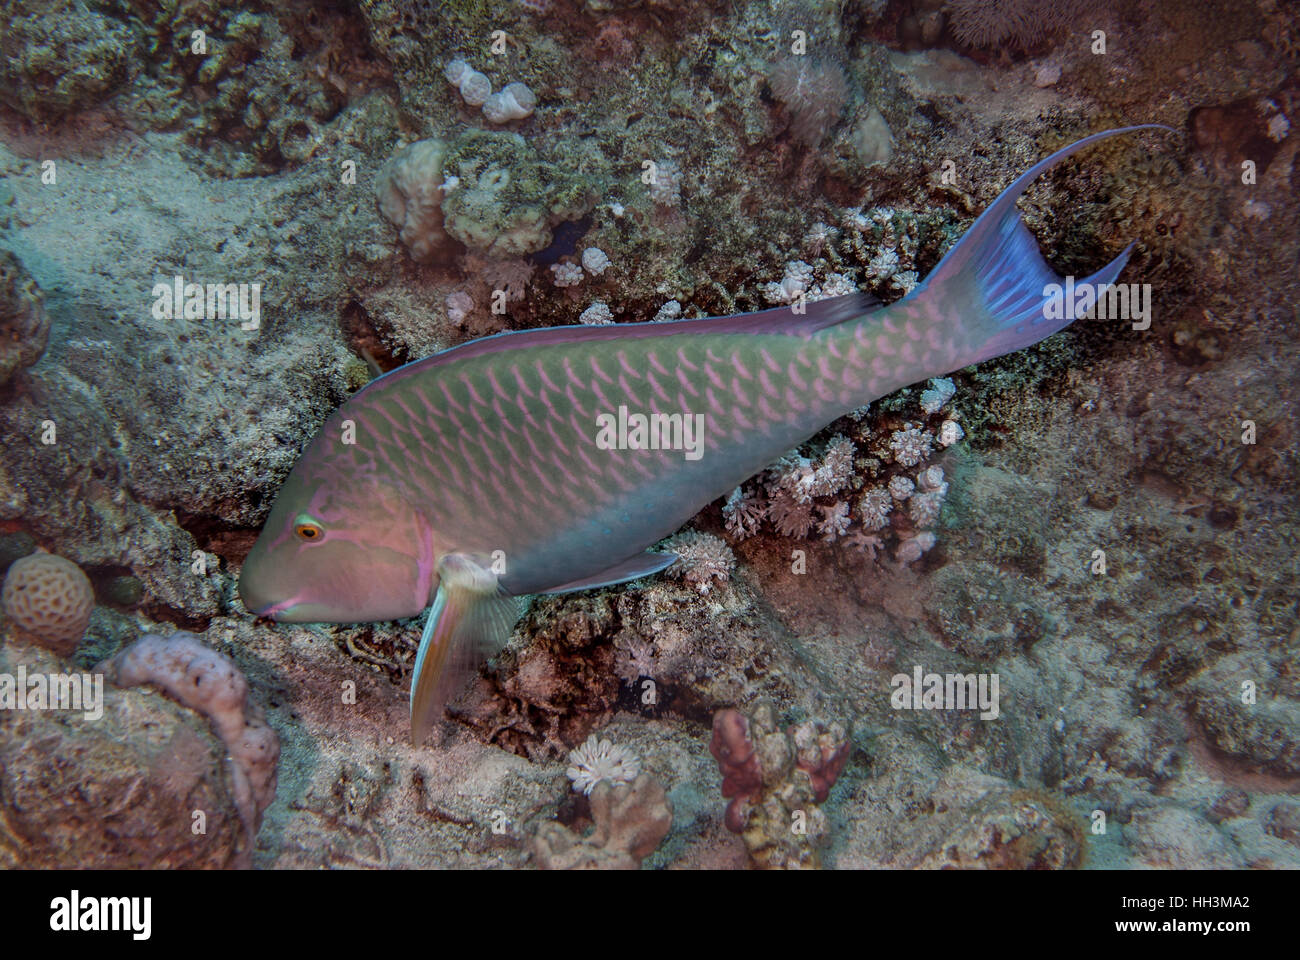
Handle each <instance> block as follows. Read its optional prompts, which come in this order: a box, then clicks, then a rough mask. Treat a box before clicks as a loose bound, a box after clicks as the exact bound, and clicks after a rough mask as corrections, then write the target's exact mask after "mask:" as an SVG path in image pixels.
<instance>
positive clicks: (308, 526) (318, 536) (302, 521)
mask: <svg viewBox="0 0 1300 960" xmlns="http://www.w3.org/2000/svg"><path fill="white" fill-rule="evenodd" d="M293 535H294V536H295V537H297V538H298V539H299V540H301V541H303V543H316V542H317V541H319V540H323V539H324V538H325V528H324V527H322V526H321V525H320V524H319V523H317V522H316V521H315V520H313V519H311V518H310V517H299V518H298V519H297V520H296V521H295V522H294V525H293Z"/></svg>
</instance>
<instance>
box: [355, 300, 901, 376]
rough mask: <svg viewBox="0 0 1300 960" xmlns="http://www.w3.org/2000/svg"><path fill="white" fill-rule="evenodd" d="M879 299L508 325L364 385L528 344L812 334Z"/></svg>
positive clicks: (866, 310)
mask: <svg viewBox="0 0 1300 960" xmlns="http://www.w3.org/2000/svg"><path fill="white" fill-rule="evenodd" d="M880 307H881V303H880V301H879V300H877V299H876V298H875V297H873V296H872V295H871V294H869V293H864V292H858V293H849V294H845V295H844V296H842V297H830V298H828V299H826V300H817V301H815V302H813V303H808V304H805V305H804V309H803V312H801V313H796V312H795V309H794V307H772V308H771V309H768V310H759V311H757V312H755V313H733V314H732V315H730V316H727V317H702V318H700V319H698V320H668V321H664V322H661V323H651V322H647V323H615V324H607V325H604V326H585V325H577V326H572V327H544V328H542V329H540V330H508V331H506V332H505V333H497V334H493V335H492V336H490V337H480V338H479V339H477V340H471V341H469V343H462V344H461V345H460V346H457V347H451V348H450V349H448V350H443V351H442V352H441V353H435V354H434V355H433V356H431V357H425V358H424V359H422V360H414V361H412V362H411V363H408V364H406V365H405V366H401V367H398V368H397V369H396V370H390V371H389V372H388V373H386V374H384V375H383V376H382V377H378V378H376V379H375V380H372V381H371V382H370V383H369V384H367V385H366V389H369V388H370V387H372V386H374V385H375V384H376V383H380V382H382V381H383V380H386V379H401V378H402V377H404V376H410V375H413V374H416V373H420V372H422V371H424V370H427V369H429V368H431V367H438V366H442V365H443V364H446V363H451V362H453V361H458V360H467V359H469V358H470V357H477V356H481V355H482V354H485V353H498V352H501V351H505V350H522V349H525V348H527V347H540V346H552V345H555V344H560V343H591V342H594V341H600V340H635V339H639V338H641V337H664V336H669V335H677V334H683V333H701V334H726V333H767V334H785V335H787V336H793V337H811V336H812V335H813V334H814V333H816V332H817V331H818V330H823V329H825V328H826V327H833V326H835V325H836V324H840V323H843V322H844V321H846V320H852V319H854V318H856V317H860V316H862V315H863V314H864V313H869V312H871V311H872V310H878V309H880Z"/></svg>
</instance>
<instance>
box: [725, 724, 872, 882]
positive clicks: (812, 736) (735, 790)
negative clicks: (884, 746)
mask: <svg viewBox="0 0 1300 960" xmlns="http://www.w3.org/2000/svg"><path fill="white" fill-rule="evenodd" d="M849 733H850V728H849V727H845V726H843V725H841V724H839V723H831V724H829V725H823V724H820V723H815V722H813V721H811V720H809V721H805V722H804V723H800V724H797V725H795V726H793V727H789V728H787V729H784V730H783V729H781V727H780V726H779V724H778V723H777V716H776V707H775V706H774V705H773V704H772V703H771V702H770V701H762V702H760V703H759V704H758V705H756V706H755V707H754V708H753V709H752V710H751V711H750V712H749V713H742V712H741V711H739V710H734V709H727V710H719V711H718V712H717V713H716V714H714V717H713V737H712V739H711V740H710V742H709V752H710V753H712V754H713V758H714V759H715V760H716V761H717V762H718V769H719V771H720V772H721V773H722V795H723V796H724V797H726V798H729V799H730V801H731V802H730V803H728V804H727V812H726V816H725V817H724V819H723V822H724V823H725V824H726V827H727V829H728V830H730V831H731V832H732V833H738V834H740V835H741V837H743V838H744V841H745V846H746V847H747V848H748V850H749V854H750V857H751V858H753V860H754V862H755V863H756V864H758V865H759V866H762V867H768V868H791V869H799V868H803V867H817V866H819V865H820V861H819V857H818V847H820V846H821V845H822V844H823V843H824V842H825V841H826V839H827V830H826V817H825V814H823V813H822V812H821V810H820V808H819V805H820V804H822V803H825V802H826V798H827V797H828V796H829V795H830V790H831V787H832V786H834V785H835V781H836V780H837V779H838V778H839V775H840V773H841V772H842V771H843V770H844V766H845V764H846V763H848V759H849V753H850V751H851V750H852V747H853V744H852V741H851V740H850V739H849Z"/></svg>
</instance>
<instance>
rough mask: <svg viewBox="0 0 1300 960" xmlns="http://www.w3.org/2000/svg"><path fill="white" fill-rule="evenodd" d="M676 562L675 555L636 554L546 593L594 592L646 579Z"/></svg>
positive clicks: (652, 552) (650, 552)
mask: <svg viewBox="0 0 1300 960" xmlns="http://www.w3.org/2000/svg"><path fill="white" fill-rule="evenodd" d="M676 561H677V556H676V554H672V553H655V552H654V551H650V550H648V551H646V552H645V553H638V554H637V555H636V556H635V557H632V558H630V559H628V560H624V561H623V562H622V563H616V564H614V566H612V567H610V568H609V569H608V570H602V571H600V573H597V574H594V575H593V576H590V577H583V578H582V579H581V580H571V581H570V582H568V583H565V584H561V585H560V586H558V587H552V588H551V589H549V590H547V591H546V592H547V593H573V592H574V591H575V590H594V589H596V588H597V587H608V586H611V585H613V584H615V583H626V582H627V581H628V580H638V579H640V578H641V577H648V576H650V574H652V573H658V572H659V571H660V570H662V569H664V568H665V567H668V566H671V565H672V564H673V563H675V562H676Z"/></svg>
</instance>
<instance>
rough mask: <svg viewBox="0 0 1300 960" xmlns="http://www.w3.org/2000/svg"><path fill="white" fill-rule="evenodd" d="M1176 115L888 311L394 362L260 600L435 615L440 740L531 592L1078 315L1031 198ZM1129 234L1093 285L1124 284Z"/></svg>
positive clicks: (485, 347)
mask: <svg viewBox="0 0 1300 960" xmlns="http://www.w3.org/2000/svg"><path fill="white" fill-rule="evenodd" d="M1157 126H1159V125H1157V124H1145V125H1142V126H1135V127H1126V128H1123V129H1117V130H1110V131H1105V132H1102V133H1098V134H1094V135H1092V136H1089V137H1085V138H1084V139H1082V140H1079V141H1077V142H1076V143H1073V144H1071V145H1070V146H1067V147H1065V148H1064V149H1061V150H1058V151H1057V152H1056V153H1054V154H1052V155H1051V156H1049V157H1047V158H1045V159H1044V160H1041V161H1040V162H1039V163H1037V164H1036V165H1034V166H1033V167H1031V168H1030V169H1029V170H1028V171H1027V172H1025V173H1024V174H1023V175H1021V176H1020V177H1018V178H1017V179H1016V180H1015V181H1014V182H1013V183H1012V184H1011V185H1010V186H1009V187H1007V189H1006V190H1005V191H1003V193H1002V194H1001V195H999V196H998V198H997V199H996V200H995V201H994V202H993V203H992V205H991V206H990V207H989V208H988V209H987V210H986V211H984V213H983V214H981V216H980V217H979V218H978V219H977V220H976V221H975V223H974V224H972V225H971V227H970V228H969V230H967V232H966V233H965V234H964V235H963V236H962V237H961V239H960V240H959V241H958V242H957V243H956V244H955V245H954V246H953V248H952V249H951V250H950V251H949V252H948V254H947V255H946V256H945V257H944V258H943V259H942V260H941V261H940V262H939V264H938V265H937V266H936V267H935V268H934V270H933V271H932V272H931V273H930V275H929V276H928V277H927V278H926V279H925V281H924V282H922V283H920V284H918V285H917V286H916V287H915V288H914V289H913V290H912V292H911V293H910V294H909V295H908V296H907V297H905V298H904V299H902V300H899V301H898V302H896V303H893V304H890V305H888V306H882V305H880V304H878V303H874V302H872V301H870V300H869V298H865V297H863V296H861V295H853V294H850V295H847V296H842V297H836V298H833V299H827V300H822V301H819V302H814V303H809V304H804V305H800V304H795V305H792V306H790V307H778V308H775V309H770V310H763V311H759V312H756V313H750V314H740V315H735V316H729V317H711V318H707V319H699V320H679V321H671V322H666V323H665V322H661V323H627V324H618V325H608V326H570V327H553V328H548V329H543V330H529V331H518V332H510V333H502V334H498V335H496V336H492V337H486V338H483V339H479V340H474V341H471V342H469V343H465V344H462V345H460V346H458V347H454V348H452V349H449V350H445V351H443V352H441V353H438V354H435V355H434V356H431V357H427V358H425V359H422V360H418V361H415V362H413V363H409V364H407V365H405V366H403V367H400V368H398V369H396V370H393V371H391V372H389V373H387V374H385V375H383V376H381V377H379V378H377V379H375V380H374V381H372V382H371V383H370V384H368V385H367V386H366V387H365V388H364V389H362V390H361V391H359V392H358V393H357V394H356V395H355V396H353V397H352V398H351V399H349V400H348V401H347V402H346V403H344V404H343V405H342V406H341V407H339V408H338V410H336V411H335V412H334V413H333V414H332V415H331V416H330V417H329V418H328V419H327V421H326V422H325V424H324V426H323V427H322V428H321V431H320V433H319V435H318V436H316V438H315V439H314V440H313V441H312V442H311V443H310V445H309V446H308V447H307V449H306V450H305V452H304V453H303V454H302V456H301V458H300V459H299V460H298V462H297V464H296V465H295V466H294V468H293V470H292V472H291V473H290V475H289V478H288V479H287V480H286V481H285V483H284V485H283V487H282V488H281V490H280V492H279V495H278V497H277V499H276V501H275V504H274V506H273V508H272V510H271V513H270V516H269V517H268V518H267V521H266V525H265V527H264V528H263V530H262V532H261V534H260V535H259V537H258V539H257V542H256V543H255V544H254V546H253V548H252V550H251V552H250V553H249V554H248V557H247V559H246V560H245V561H244V565H243V570H242V572H241V575H240V579H239V592H240V595H241V596H242V598H243V601H244V604H245V606H246V607H247V608H248V609H249V610H250V611H252V612H253V613H255V614H258V615H260V616H265V617H270V618H273V619H275V620H280V621H290V622H335V623H359V622H366V621H377V620H396V619H401V618H406V617H413V616H416V615H417V614H419V613H421V612H422V611H424V610H426V609H427V610H428V611H429V613H428V618H427V620H426V621H425V625H424V630H423V633H422V636H421V638H420V644H419V648H418V650H417V653H416V660H415V666H414V673H413V677H412V681H411V692H410V710H411V728H412V735H413V737H414V739H415V742H416V743H420V742H422V741H423V740H424V738H425V736H426V735H427V733H428V732H429V730H430V729H431V727H432V725H433V723H434V722H435V720H436V719H437V717H438V716H440V715H441V712H442V707H443V705H444V704H445V703H446V701H447V700H448V699H449V698H450V696H452V695H453V694H455V693H456V692H457V689H458V686H459V684H460V683H461V682H462V681H463V680H464V679H465V678H466V676H467V675H468V673H469V672H470V671H472V670H473V669H475V668H476V667H477V665H478V663H479V662H481V660H482V659H484V658H486V657H488V656H491V655H492V654H494V653H496V652H497V651H498V650H499V649H500V648H501V647H503V646H504V645H505V643H506V642H507V640H508V639H509V636H510V633H511V631H512V629H513V627H514V624H515V622H516V621H517V619H518V618H519V616H520V614H521V613H522V610H523V604H524V603H525V602H526V600H527V598H528V596H529V595H532V594H539V593H566V592H570V591H575V590H587V589H591V588H595V587H602V586H608V585H610V584H617V583H622V582H625V581H629V580H634V579H637V578H640V577H645V576H648V575H650V574H653V573H656V572H657V571H660V570H663V569H664V568H665V567H667V566H668V565H669V564H671V563H672V562H673V561H674V560H675V559H676V558H675V557H674V556H673V555H672V554H666V553H662V552H656V551H653V550H650V549H649V548H650V547H651V546H653V545H654V544H655V543H657V542H659V541H660V540H662V539H663V538H664V537H666V536H667V535H669V534H671V533H672V532H673V531H675V530H677V529H678V528H679V527H681V526H682V525H683V524H684V523H685V522H686V521H688V520H689V519H690V518H691V517H692V516H694V515H695V514H696V513H697V512H698V511H699V510H700V509H701V508H703V507H704V506H705V505H707V504H708V503H709V502H711V501H713V500H714V499H716V498H718V497H720V496H722V495H724V494H726V493H727V492H728V491H730V490H732V489H734V488H735V487H736V486H737V485H738V484H740V483H742V482H744V481H745V480H746V479H747V478H749V477H751V476H753V475H754V474H756V473H758V472H759V471H760V470H762V469H763V468H765V467H767V466H769V465H770V464H771V463H772V462H773V461H775V460H776V459H778V458H779V457H780V456H781V455H782V454H784V453H785V452H787V451H788V450H790V449H791V448H792V447H795V446H797V445H798V444H800V443H802V442H804V441H806V440H807V439H808V438H809V437H811V436H812V435H814V434H815V433H817V432H818V431H819V430H821V429H823V428H824V427H825V426H826V425H827V424H829V423H830V422H832V421H833V420H835V419H837V418H838V417H841V416H843V415H844V414H846V413H848V412H849V411H851V410H853V409H855V408H858V407H861V406H863V405H864V404H867V403H869V402H870V401H872V400H875V399H876V398H878V397H882V396H885V395H886V394H889V393H891V392H893V391H895V390H897V389H899V388H900V387H903V386H906V385H908V384H911V383H915V382H917V381H920V380H924V379H926V378H928V377H934V376H939V375H942V374H944V373H947V372H949V371H952V370H956V369H958V368H961V367H965V366H968V365H970V364H973V363H978V362H980V361H982V360H986V359H989V358H991V357H997V356H1001V355H1003V354H1006V353H1010V352H1012V351H1015V350H1019V349H1022V348H1024V347H1027V346H1029V345H1031V344H1033V343H1036V342H1038V341H1039V340H1042V339H1043V338H1044V337H1047V336H1049V335H1051V334H1053V333H1056V332H1057V331H1058V330H1060V329H1062V328H1063V327H1065V326H1067V325H1068V324H1069V322H1070V319H1069V318H1070V317H1072V316H1073V315H1072V314H1071V313H1069V312H1068V311H1067V312H1066V314H1065V316H1062V315H1061V311H1059V310H1058V311H1049V310H1045V305H1046V301H1047V299H1048V297H1049V291H1050V290H1051V289H1053V285H1056V284H1059V283H1060V282H1061V279H1062V278H1061V277H1059V276H1058V275H1057V274H1056V273H1055V272H1054V271H1053V270H1052V269H1051V268H1050V267H1049V266H1048V265H1047V263H1046V262H1045V261H1044V260H1043V257H1042V255H1041V254H1040V253H1039V250H1038V246H1037V244H1036V242H1035V241H1034V238H1033V236H1032V235H1031V234H1030V232H1029V230H1028V228H1027V227H1026V226H1025V225H1024V223H1023V221H1021V219H1020V216H1019V213H1018V212H1017V210H1016V207H1015V202H1016V199H1017V198H1018V197H1019V196H1020V195H1021V194H1022V193H1024V191H1025V189H1026V188H1027V187H1028V186H1029V185H1030V183H1031V182H1032V181H1033V180H1034V179H1035V178H1037V177H1038V176H1039V175H1040V174H1042V173H1043V172H1044V171H1046V170H1047V169H1048V168H1050V167H1052V166H1053V165H1054V164H1056V163H1058V162H1060V161H1061V160H1063V159H1064V158H1065V157H1068V156H1070V155H1071V154H1073V153H1075V152H1076V151H1078V150H1080V149H1082V148H1084V147H1086V146H1088V145H1090V144H1093V143H1096V142H1097V141H1098V140H1101V139H1103V138H1106V137H1111V136H1115V135H1117V134H1121V133H1128V132H1131V131H1134V130H1141V129H1148V128H1151V127H1157ZM1162 129H1166V130H1167V129H1170V128H1167V127H1164V128H1162ZM1131 250H1132V244H1130V245H1129V247H1128V248H1127V249H1125V250H1124V252H1123V253H1121V254H1120V255H1119V256H1118V257H1116V258H1115V259H1114V260H1113V261H1111V262H1110V263H1109V264H1107V265H1106V266H1104V267H1102V268H1101V269H1100V270H1098V271H1097V272H1096V273H1095V274H1093V275H1092V276H1090V277H1088V278H1087V279H1086V281H1084V282H1085V283H1087V284H1091V285H1093V286H1094V287H1099V286H1101V285H1103V284H1110V283H1113V282H1114V280H1115V279H1116V277H1117V276H1118V275H1119V273H1120V270H1121V269H1122V268H1123V267H1124V264H1125V263H1126V262H1127V260H1128V256H1129V253H1130V251H1131ZM1055 289H1059V287H1056V288H1055Z"/></svg>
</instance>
